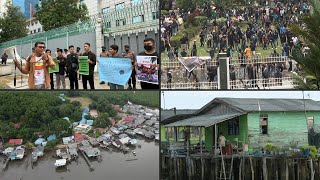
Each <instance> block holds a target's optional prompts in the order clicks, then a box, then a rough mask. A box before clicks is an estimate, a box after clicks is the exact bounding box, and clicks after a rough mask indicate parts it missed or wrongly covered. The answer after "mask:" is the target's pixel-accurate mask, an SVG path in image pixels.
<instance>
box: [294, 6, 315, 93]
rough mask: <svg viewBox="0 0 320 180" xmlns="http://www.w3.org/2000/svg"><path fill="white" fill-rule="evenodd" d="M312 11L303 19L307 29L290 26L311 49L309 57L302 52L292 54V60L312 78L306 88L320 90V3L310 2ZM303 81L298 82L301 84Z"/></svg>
mask: <svg viewBox="0 0 320 180" xmlns="http://www.w3.org/2000/svg"><path fill="white" fill-rule="evenodd" d="M309 2H310V4H311V6H312V7H311V9H313V13H312V14H311V15H309V16H305V17H303V18H302V22H303V24H304V26H305V28H301V27H300V26H299V25H297V24H290V26H289V27H290V30H291V32H293V33H294V34H295V35H298V36H299V39H301V40H302V42H303V43H304V44H306V46H308V47H309V48H310V50H309V51H308V55H306V56H304V55H303V54H302V52H301V51H300V50H294V51H293V52H292V58H293V59H294V60H295V61H296V62H297V63H298V64H299V66H300V67H301V68H302V69H303V71H304V72H305V74H306V75H305V77H312V78H311V79H309V80H308V82H307V85H306V84H305V83H304V84H303V83H302V86H304V87H305V88H309V89H311V88H314V87H315V89H320V59H319V57H320V41H319V38H318V35H319V34H320V28H319V26H320V19H319V16H320V8H319V7H320V6H319V1H317V0H310V1H309ZM301 82H302V81H296V83H298V84H299V83H301Z"/></svg>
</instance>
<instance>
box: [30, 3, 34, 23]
mask: <svg viewBox="0 0 320 180" xmlns="http://www.w3.org/2000/svg"><path fill="white" fill-rule="evenodd" d="M33 15H34V11H33V7H32V4H31V3H30V19H32V18H33Z"/></svg>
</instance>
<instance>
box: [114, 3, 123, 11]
mask: <svg viewBox="0 0 320 180" xmlns="http://www.w3.org/2000/svg"><path fill="white" fill-rule="evenodd" d="M121 9H124V2H123V3H119V4H116V11H119V10H121Z"/></svg>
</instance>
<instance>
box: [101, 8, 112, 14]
mask: <svg viewBox="0 0 320 180" xmlns="http://www.w3.org/2000/svg"><path fill="white" fill-rule="evenodd" d="M109 11H110V7H106V8H103V9H102V14H108V13H109Z"/></svg>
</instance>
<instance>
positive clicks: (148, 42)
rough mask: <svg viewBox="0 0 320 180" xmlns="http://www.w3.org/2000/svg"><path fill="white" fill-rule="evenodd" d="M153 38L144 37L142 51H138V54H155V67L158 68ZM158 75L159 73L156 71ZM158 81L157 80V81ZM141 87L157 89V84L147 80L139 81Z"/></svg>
mask: <svg viewBox="0 0 320 180" xmlns="http://www.w3.org/2000/svg"><path fill="white" fill-rule="evenodd" d="M155 43H156V42H155V40H154V39H152V38H146V39H145V40H144V42H143V44H144V49H145V51H144V52H141V53H139V54H138V55H139V56H156V57H157V68H159V56H158V53H157V51H156V50H155ZM158 77H160V76H159V73H158ZM158 82H159V81H158ZM140 85H141V89H159V84H152V83H148V82H141V83H140Z"/></svg>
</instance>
